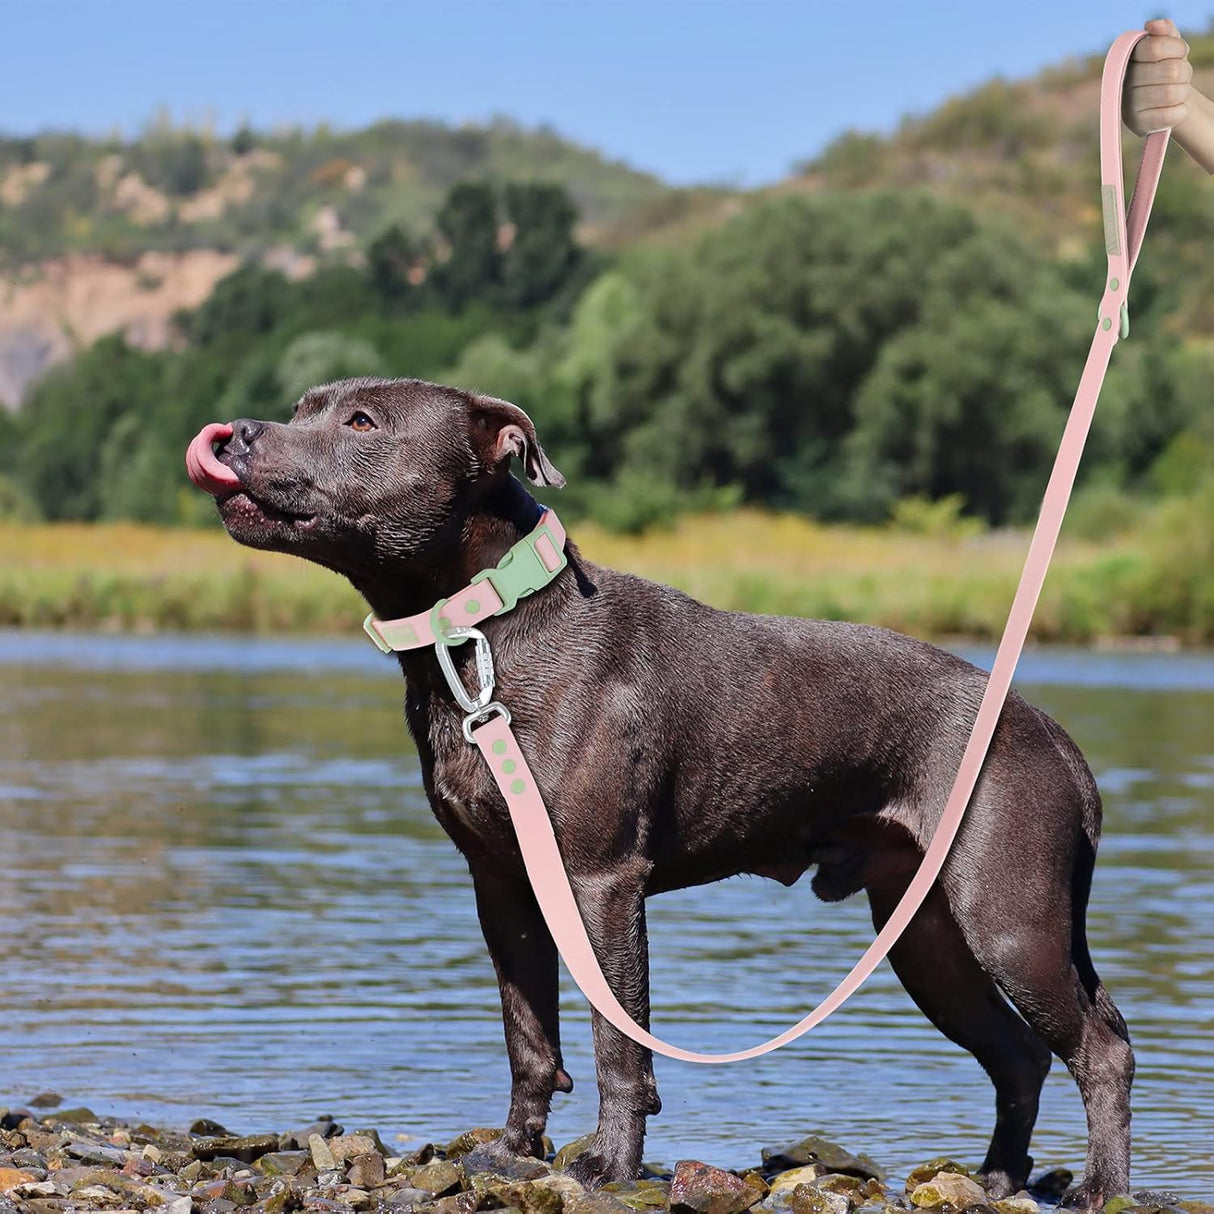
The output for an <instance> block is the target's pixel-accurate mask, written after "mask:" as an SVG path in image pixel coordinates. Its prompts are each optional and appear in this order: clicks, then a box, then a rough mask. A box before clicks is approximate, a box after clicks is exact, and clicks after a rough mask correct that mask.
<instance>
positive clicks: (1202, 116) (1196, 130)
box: [1172, 89, 1214, 173]
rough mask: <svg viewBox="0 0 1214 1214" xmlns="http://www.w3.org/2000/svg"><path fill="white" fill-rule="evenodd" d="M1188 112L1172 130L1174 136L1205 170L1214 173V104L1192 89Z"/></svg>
mask: <svg viewBox="0 0 1214 1214" xmlns="http://www.w3.org/2000/svg"><path fill="white" fill-rule="evenodd" d="M1188 111H1189V112H1188V113H1187V114H1186V115H1185V118H1184V121H1183V122H1178V123H1177V124H1176V126H1174V127H1173V128H1172V136H1173V138H1174V139H1175V140H1176V142H1177V143H1178V144H1179V145H1180V146H1181V148H1183V149H1184V151H1186V152H1187V153H1188V154H1189V155H1190V156H1191V157H1192V158H1193V159H1194V160H1196V161H1197V163H1198V164H1199V165H1201V167H1202V168H1203V169H1205V170H1206V171H1207V172H1208V173H1214V102H1211V101H1210V99H1209V98H1208V97H1206V96H1205V95H1204V94H1202V93H1199V92H1198V91H1197V90H1196V89H1191V90H1190V91H1189V100H1188Z"/></svg>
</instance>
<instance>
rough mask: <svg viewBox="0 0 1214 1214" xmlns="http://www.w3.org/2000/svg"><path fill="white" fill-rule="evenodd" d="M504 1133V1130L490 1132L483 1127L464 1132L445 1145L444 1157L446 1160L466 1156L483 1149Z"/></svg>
mask: <svg viewBox="0 0 1214 1214" xmlns="http://www.w3.org/2000/svg"><path fill="white" fill-rule="evenodd" d="M504 1133H505V1130H490V1129H488V1128H486V1127H484V1126H478V1127H477V1128H476V1129H474V1130H465V1131H464V1132H463V1133H462V1134H460V1135H459V1137H457V1138H453V1139H452V1140H451V1141H450V1142H449V1143H447V1146H446V1151H445V1153H446V1156H447V1158H448V1159H459V1158H461V1157H462V1156H464V1155H467V1154H468V1152H469V1151H473V1150H475V1149H476V1148H477V1147H483V1146H484V1145H485V1144H486V1143H487V1142H492V1141H493V1140H494V1139H495V1138H500V1137H501V1136H502V1135H503V1134H504Z"/></svg>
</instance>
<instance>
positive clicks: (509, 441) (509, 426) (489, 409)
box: [468, 392, 565, 489]
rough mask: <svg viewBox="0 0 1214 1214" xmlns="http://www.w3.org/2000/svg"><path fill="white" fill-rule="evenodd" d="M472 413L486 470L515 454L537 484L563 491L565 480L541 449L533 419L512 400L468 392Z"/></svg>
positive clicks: (475, 442)
mask: <svg viewBox="0 0 1214 1214" xmlns="http://www.w3.org/2000/svg"><path fill="white" fill-rule="evenodd" d="M468 404H469V406H470V408H471V413H472V445H473V448H474V449H475V450H476V452H477V454H478V455H479V456H480V459H481V465H482V466H483V467H485V468H497V467H499V466H500V465H501V464H502V462H503V461H508V460H509V459H510V457H511V456H512V455H517V456H518V457H519V459H520V460H521V461H522V464H523V468H524V469H525V470H526V473H527V477H528V479H529V480H530V481H531V482H532V484H535V485H551V486H552V487H553V488H555V489H560V488H562V487H563V486H564V484H565V478H564V477H563V476H562V475H561V474H560V472H558V471H557V469H556V466H555V465H554V464H553V462H552V461H551V460H550V459H549V458H548V456H547V455H546V454H545V452H544V448H543V447H541V446H540V440H539V439H538V438H537V437H536V434H535V426H534V424H533V423H532V421H531V418H529V417H528V416H527V414H526V413H524V412H523V411H522V409H520V408H519V407H518V405H512V404H511V403H510V402H509V401H506V400H498V399H497V397H496V396H481V395H479V394H478V393H472V392H470V393H468Z"/></svg>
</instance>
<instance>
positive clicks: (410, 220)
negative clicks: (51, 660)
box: [0, 120, 695, 406]
mask: <svg viewBox="0 0 1214 1214" xmlns="http://www.w3.org/2000/svg"><path fill="white" fill-rule="evenodd" d="M484 177H493V178H500V179H514V180H520V179H521V180H531V179H540V180H544V181H549V182H556V183H559V184H561V185H563V186H564V187H565V188H566V189H567V190H568V191H569V193H570V194H571V196H572V197H573V199H574V201H575V202H576V204H577V206H578V209H579V212H580V215H581V219H582V230H581V236H582V239H583V240H584V241H586V242H587V243H595V242H612V241H613V240H619V239H624V238H626V234H627V233H630V232H634V231H637V230H644V229H645V228H647V227H648V226H650V225H651V224H652V223H654V222H663V221H665V220H667V219H668V218H670V217H671V216H672V215H674V216H677V215H679V214H680V213H681V211H682V209H683V207H684V205H685V203H684V201H683V200H684V199H690V198H691V197H692V196H693V195H694V193H695V192H694V191H678V190H672V189H670V188H669V187H667V186H665V185H664V184H663V183H662V182H660V181H659V180H658V179H657V178H655V177H653V176H651V175H649V174H646V173H640V172H637V171H636V170H634V169H631V168H629V167H628V166H627V165H624V164H621V163H619V162H615V161H609V160H607V159H605V158H604V157H602V156H600V155H599V154H598V153H597V152H594V151H591V150H589V149H587V148H583V147H579V146H578V145H576V144H574V143H571V142H570V141H568V140H566V139H562V138H561V137H559V136H558V135H556V134H555V133H553V132H552V131H549V130H544V129H539V130H526V129H523V128H522V127H519V126H517V125H516V124H514V123H512V122H509V121H506V120H499V121H495V122H494V123H492V124H491V125H489V126H485V127H475V126H465V127H459V128H452V127H447V126H443V125H441V124H439V123H434V122H397V121H390V122H381V123H377V124H376V125H374V126H371V127H368V128H366V129H365V130H360V131H354V132H350V133H342V134H339V133H335V132H332V131H329V130H326V129H324V128H323V127H322V128H320V129H318V130H314V131H298V130H297V131H288V132H279V133H269V134H266V133H261V132H254V131H249V130H242V131H240V132H238V133H237V134H236V135H235V136H234V137H233V138H231V139H219V138H216V137H214V136H212V135H210V134H208V133H206V132H203V131H197V130H193V129H183V128H175V127H172V126H171V125H169V124H168V123H165V122H161V123H159V124H158V125H156V126H154V127H153V128H152V129H150V130H149V131H147V132H146V133H145V134H144V135H143V136H142V137H140V138H139V139H136V140H132V141H122V140H93V139H84V138H81V137H79V136H76V135H71V134H61V133H48V134H43V135H37V136H34V137H31V138H11V137H9V138H4V137H0V264H2V265H3V266H4V268H5V283H4V285H3V287H0V403H3V404H8V405H10V406H12V405H15V404H16V403H18V401H19V400H20V399H21V398H22V397H23V395H24V394H25V391H26V389H27V388H28V386H29V385H30V383H32V382H33V380H34V379H35V378H36V377H37V376H38V375H39V374H41V372H42V371H43V370H44V369H45V368H46V367H47V366H49V365H51V364H53V363H54V362H57V361H59V360H60V359H62V358H63V357H65V356H67V355H68V354H69V353H70V352H71V351H72V350H73V349H75V348H78V347H80V346H81V345H87V344H88V343H89V342H91V341H93V340H94V339H95V338H96V337H98V336H100V335H102V334H104V333H107V332H113V331H114V330H116V329H121V330H123V331H125V332H126V333H127V334H128V336H129V338H130V340H132V341H133V342H135V343H136V344H138V345H140V346H142V347H144V348H149V349H154V348H159V347H160V346H162V345H163V344H164V342H165V341H166V340H167V338H168V329H169V322H170V319H171V317H172V315H173V313H174V312H175V311H176V310H177V309H179V308H182V307H194V306H196V305H197V304H199V303H200V302H202V300H204V299H205V298H206V297H207V296H208V295H209V294H210V292H211V290H212V288H213V287H214V285H215V283H216V282H217V281H218V280H219V278H221V277H222V276H223V275H224V274H227V273H229V272H230V271H231V270H232V268H233V267H234V266H235V265H237V264H238V263H239V262H240V261H241V260H243V259H248V258H254V259H258V260H261V261H263V262H265V263H266V264H267V265H270V266H272V267H275V268H278V269H281V270H282V271H283V272H284V273H285V274H287V276H288V277H292V278H298V277H305V276H307V275H309V274H311V273H312V272H313V270H314V269H315V268H316V266H317V265H318V264H319V263H320V262H321V261H326V260H328V261H333V260H338V261H351V260H353V261H357V260H359V259H360V258H361V256H362V251H363V250H364V249H365V247H366V245H367V243H368V242H369V241H370V240H371V239H373V238H374V237H375V236H376V235H377V234H378V233H379V232H381V231H383V230H384V229H385V228H386V227H388V226H389V225H391V224H394V223H401V224H404V225H405V226H406V227H407V228H409V229H411V230H413V231H414V232H416V233H424V232H425V230H426V229H427V227H428V225H429V224H430V222H431V217H432V216H433V213H434V211H435V209H436V207H437V206H438V204H439V202H440V201H441V199H442V197H443V196H444V194H445V193H446V191H447V190H448V189H449V188H450V187H451V185H453V184H454V183H455V182H457V181H460V180H464V179H466V178H484Z"/></svg>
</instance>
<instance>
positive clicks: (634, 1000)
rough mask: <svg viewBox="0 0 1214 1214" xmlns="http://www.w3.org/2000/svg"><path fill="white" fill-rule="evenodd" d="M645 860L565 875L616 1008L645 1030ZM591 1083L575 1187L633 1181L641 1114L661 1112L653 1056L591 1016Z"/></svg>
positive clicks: (641, 1141)
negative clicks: (594, 1111)
mask: <svg viewBox="0 0 1214 1214" xmlns="http://www.w3.org/2000/svg"><path fill="white" fill-rule="evenodd" d="M649 868H650V866H649V863H648V861H642V860H640V859H633V860H628V861H625V862H622V863H619V864H616V865H613V866H612V867H611V868H609V869H607V870H606V871H602V872H598V873H594V874H590V875H581V876H572V875H571V881H572V884H573V888H574V893H575V895H576V896H577V902H578V906H579V907H580V909H581V912H582V919H583V921H584V922H585V924H586V929H587V931H588V932H589V935H590V940H591V943H592V944H593V945H594V951H595V954H596V956H597V957H598V959H599V964H600V965H601V966H602V969H603V974H604V976H605V977H606V978H607V981H608V982H609V983H610V985H611V989H612V990H613V991H614V992H615V996H616V998H617V999H618V1000H619V1001H620V1003H621V1004H622V1005H623V1007H624V1010H625V1011H626V1012H628V1014H629V1015H630V1016H631V1017H632V1018H633V1019H634V1020H635V1021H636V1022H637V1023H638V1024H640V1025H642V1026H644V1027H645V1028H648V1027H649V939H648V935H647V933H646V930H645V892H644V891H645V882H646V880H647V879H648V876H649ZM591 1022H592V1028H593V1033H594V1063H595V1070H596V1071H597V1073H598V1084H599V1124H598V1129H597V1131H596V1132H595V1136H594V1138H593V1140H592V1141H591V1143H590V1146H589V1148H588V1149H587V1150H586V1152H585V1153H584V1154H582V1155H580V1156H579V1157H578V1158H577V1159H576V1160H574V1162H573V1164H572V1165H571V1166H570V1169H569V1171H570V1174H571V1175H573V1176H574V1177H575V1178H576V1179H578V1180H580V1181H581V1182H582V1183H583V1184H586V1185H594V1184H600V1183H603V1182H604V1181H610V1180H624V1181H627V1180H635V1179H636V1178H637V1175H638V1174H639V1171H640V1166H641V1147H642V1145H643V1144H644V1141H645V1118H646V1117H647V1116H648V1115H649V1114H650V1113H657V1112H660V1111H661V1108H662V1102H661V1101H660V1100H659V1099H658V1089H657V1084H656V1082H655V1081H654V1077H653V1055H652V1054H651V1053H650V1051H649V1050H647V1049H645V1048H644V1047H642V1046H639V1045H637V1044H636V1043H635V1042H634V1041H632V1040H631V1039H630V1038H628V1037H625V1036H624V1035H623V1033H621V1032H619V1030H617V1029H615V1028H613V1027H612V1026H611V1025H610V1024H609V1023H608V1022H607V1021H606V1020H604V1019H603V1017H602V1016H600V1015H599V1014H598V1012H593V1013H592V1014H591Z"/></svg>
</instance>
